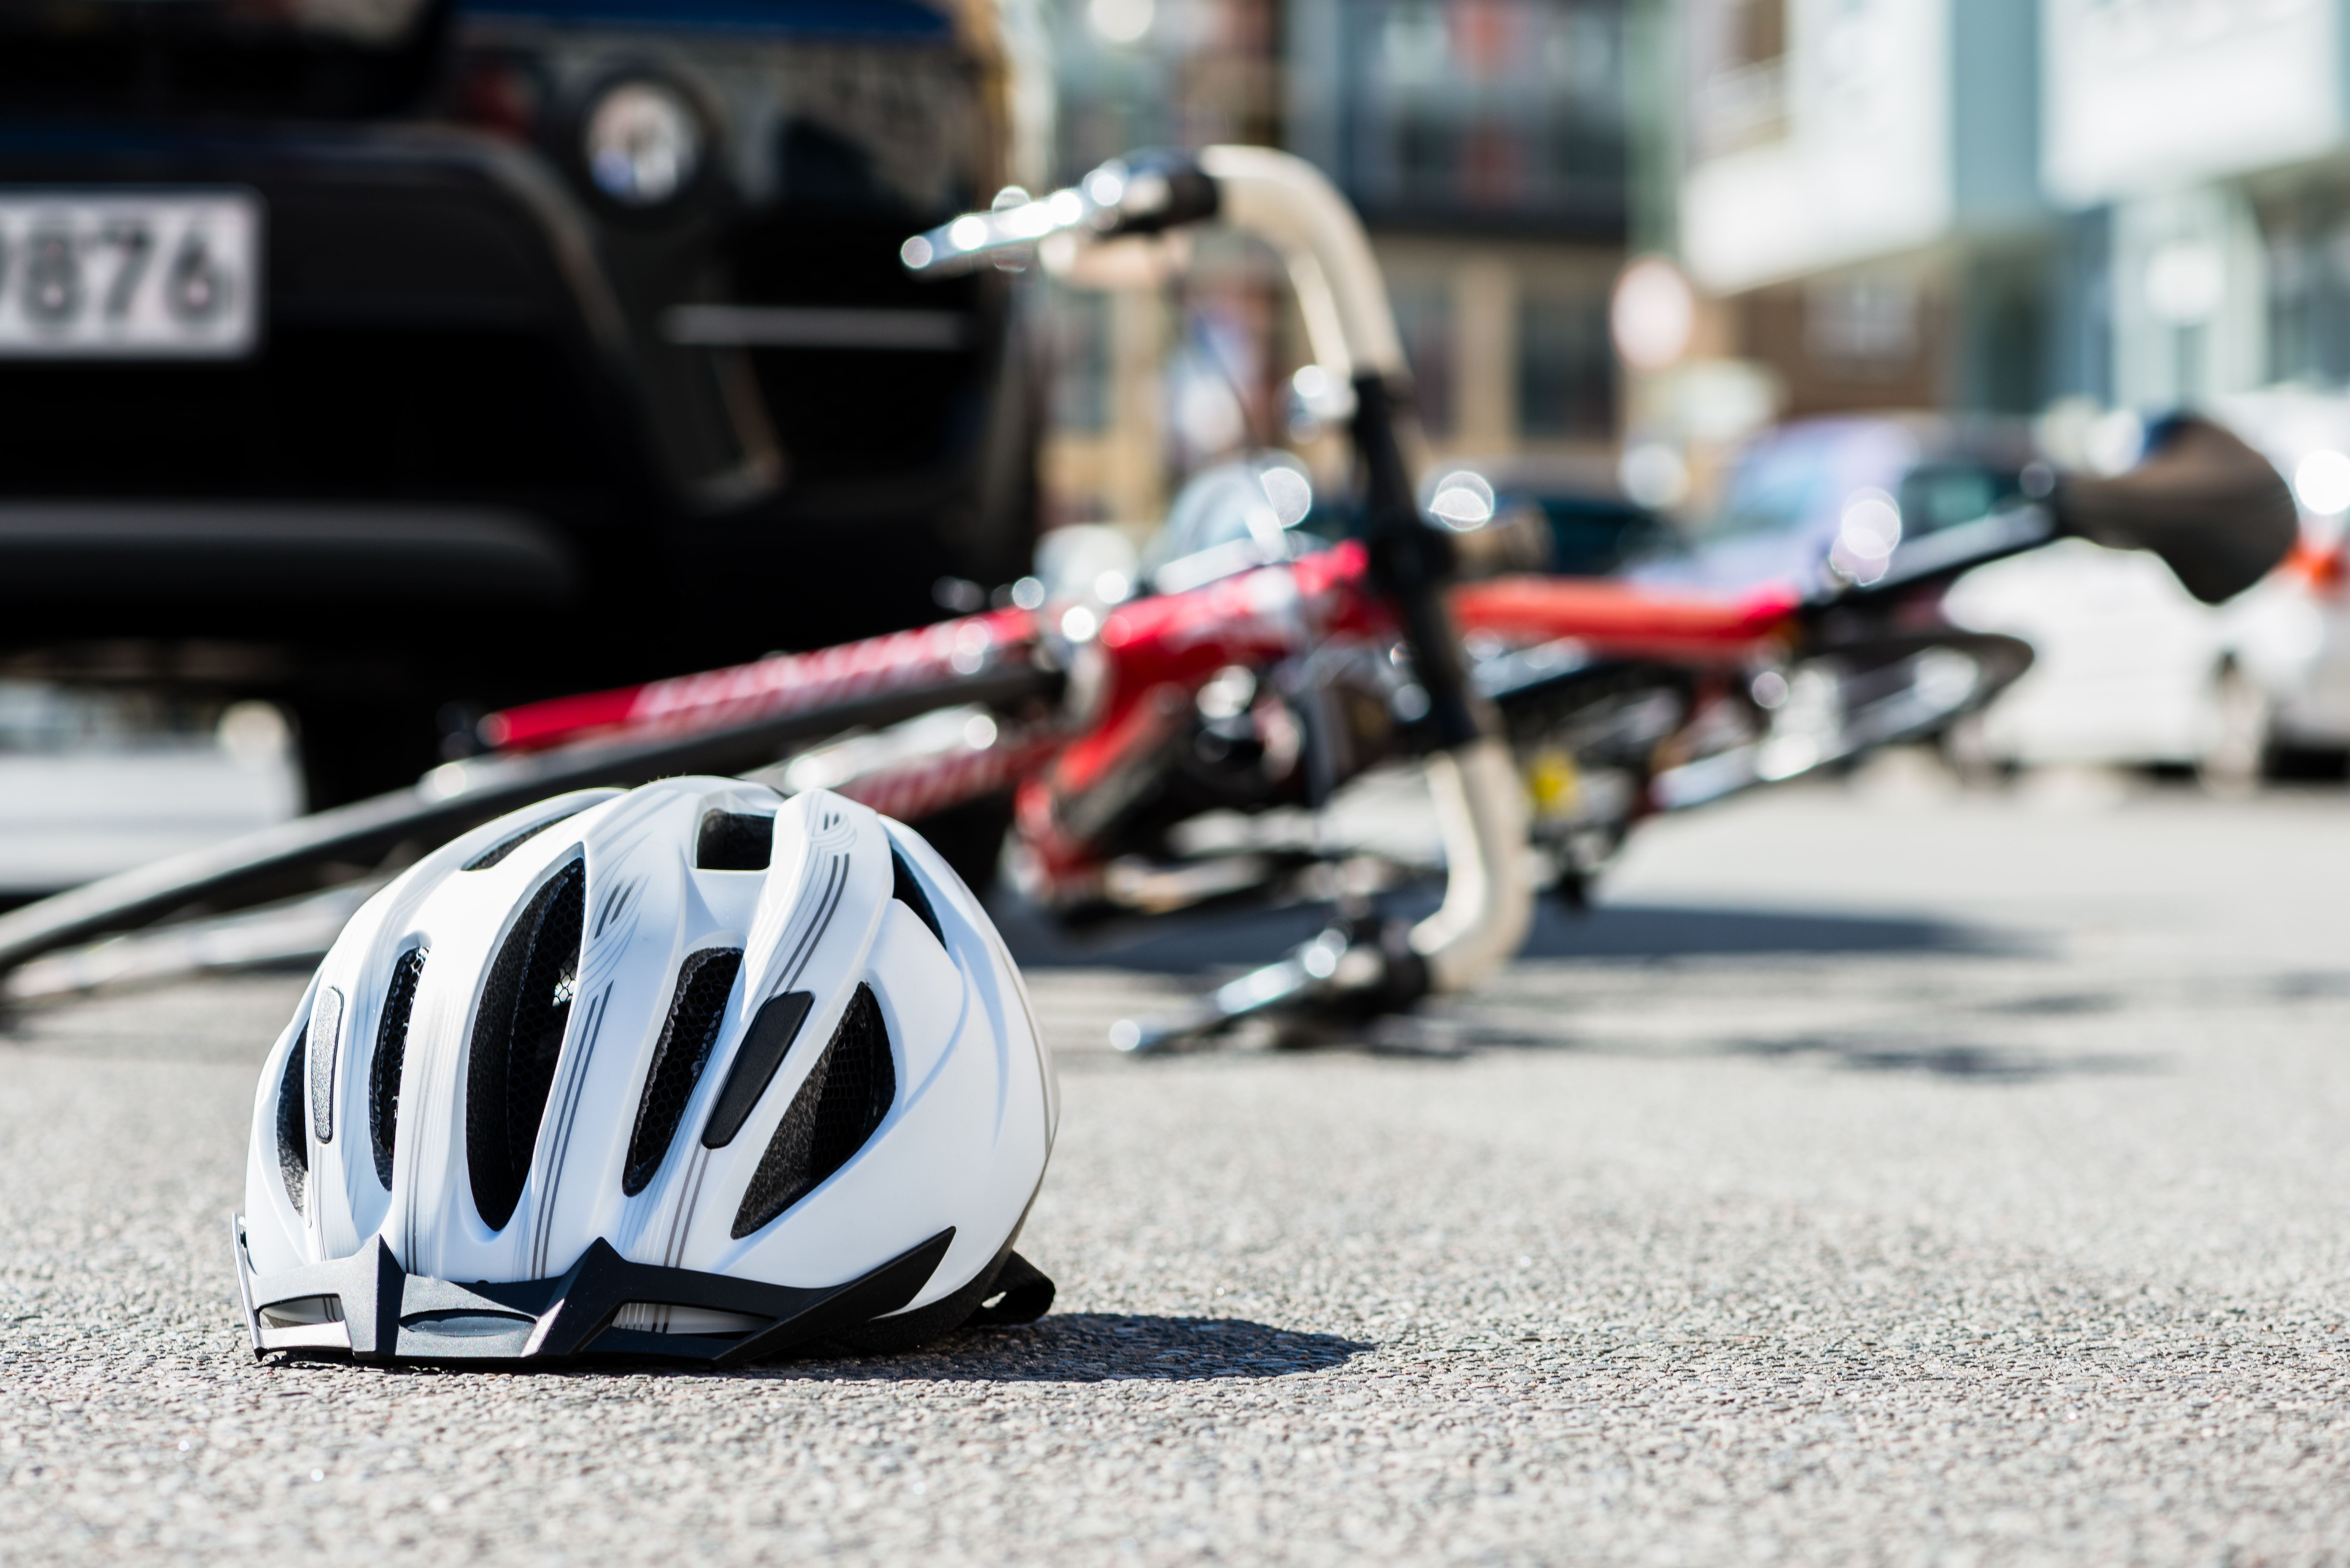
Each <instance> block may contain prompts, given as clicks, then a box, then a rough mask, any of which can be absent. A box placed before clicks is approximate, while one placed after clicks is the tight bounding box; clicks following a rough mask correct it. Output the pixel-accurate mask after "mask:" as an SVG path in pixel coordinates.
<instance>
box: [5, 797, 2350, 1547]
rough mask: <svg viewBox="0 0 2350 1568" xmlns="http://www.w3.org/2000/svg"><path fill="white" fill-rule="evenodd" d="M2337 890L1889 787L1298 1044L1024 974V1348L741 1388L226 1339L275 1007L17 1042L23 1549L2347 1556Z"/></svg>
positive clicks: (148, 996) (2348, 801)
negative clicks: (293, 1360)
mask: <svg viewBox="0 0 2350 1568" xmlns="http://www.w3.org/2000/svg"><path fill="white" fill-rule="evenodd" d="M2092 805H2094V807H2095V808H2094V809H2092V808H2091V806H2092ZM2345 895H2350V798H2345V797H2344V796H2343V795H2341V794H2339V793H2335V794H2308V795H2290V794H2287V795H2270V796H2265V797H2262V798H2259V799H2256V800H2251V801H2245V802H2215V801H2210V800H2205V799H2201V798H2199V797H2195V796H2192V795H2189V794H2186V793H2184V792H2180V793H2175V794H2144V795H2139V796H2136V797H2132V798H2129V799H2126V800H2120V801H2117V802H2106V803H2104V804H2102V805H2098V804H2095V803H2086V804H2084V803H2076V805H2075V808H2074V809H2070V810H2056V809H2035V808H2034V807H2033V806H2032V805H2029V804H2028V803H2025V802H2022V801H2019V800H2017V799H2015V798H2013V797H1985V796H1952V795H1948V794H1940V793H1938V792H1936V791H1934V790H1932V789H1929V788H1928V787H1926V785H1924V784H1919V783H1917V782H1916V781H1912V782H1911V783H1910V784H1908V785H1906V786H1903V787H1900V788H1894V787H1892V786H1889V785H1885V786H1872V785H1871V784H1869V782H1868V781H1867V780H1866V779H1864V781H1863V782H1862V783H1861V784H1858V785H1855V786H1845V787H1836V788H1827V787H1822V788H1815V789H1808V790H1801V791H1790V792H1786V793H1783V794H1778V795H1775V796H1766V797H1761V798H1756V799H1753V800H1751V801H1748V802H1745V803H1742V804H1737V805H1730V806H1726V807H1724V808H1721V809H1718V810H1715V811H1712V812H1711V813H1706V814H1700V815H1692V816H1690V817H1689V818H1686V819H1683V820H1679V821H1674V822H1666V823H1660V824H1657V825H1654V826H1651V827H1650V828H1649V829H1648V830H1647V831H1646V832H1645V833H1644V834H1643V836H1641V838H1640V839H1639V840H1638V843H1637V844H1636V846H1634V848H1633V850H1632V852H1631V854H1630V855H1629V857H1627V861H1626V863H1625V864H1624V865H1623V867H1621V869H1620V870H1619V872H1618V873H1617V876H1616V877H1615V879H1614V880H1613V882H1612V884H1611V885H1610V888H1608V897H1609V899H1610V900H1611V903H1610V906H1609V907H1607V908H1605V909H1601V910H1600V911H1599V912H1597V913H1596V914H1595V915H1593V916H1591V917H1590V918H1588V919H1586V920H1583V921H1581V922H1575V921H1571V920H1567V919H1546V920H1545V922H1544V925H1543V927H1542V929H1539V930H1538V931H1537V933H1536V936H1535V939H1534V942H1533V943H1532V944H1531V946H1530V949H1529V953H1528V956H1527V957H1525V958H1524V959H1523V960H1522V961H1520V962H1519V963H1518V964H1517V965H1516V966H1515V967H1514V968H1513V970H1512V971H1510V972H1509V973H1508V974H1507V975H1506V976H1505V977H1504V978H1503V981H1501V982H1499V983H1497V984H1496V985H1494V986H1493V987H1492V989H1491V990H1490V991H1489V992H1486V993H1484V994H1483V995H1482V996H1480V997H1478V998H1476V999H1474V1000H1472V1001H1469V1002H1461V1003H1456V1004H1453V1005H1451V1006H1449V1007H1446V1008H1442V1009H1439V1010H1435V1011H1432V1012H1430V1013H1429V1014H1427V1015H1426V1016H1423V1017H1419V1018H1415V1019H1412V1020H1408V1021H1403V1022H1396V1023H1388V1024H1386V1025H1383V1026H1381V1027H1380V1028H1378V1029H1377V1030H1373V1031H1369V1032H1367V1033H1366V1035H1365V1036H1364V1037H1363V1038H1361V1039H1358V1040H1356V1041H1353V1042H1349V1043H1346V1044H1338V1045H1335V1046H1330V1047H1326V1048H1322V1049H1316V1050H1312V1051H1272V1050H1263V1049H1246V1048H1237V1049H1229V1050H1225V1051H1222V1052H1220V1053H1215V1054H1199V1055H1192V1056H1188V1057H1185V1058H1182V1059H1178V1060H1171V1061H1163V1062H1152V1063H1135V1062H1128V1061H1124V1060H1118V1059H1115V1058H1113V1057H1112V1056H1110V1054H1108V1053H1107V1052H1106V1051H1105V1050H1103V1049H1102V1048H1101V1047H1100V1045H1099V1041H1100V1039H1101V1029H1102V1026H1103V1025H1105V1024H1106V1023H1107V1022H1108V1021H1109V1020H1110V1019H1111V1018H1112V1017H1114V1016H1116V1015H1118V1013H1120V1012H1124V1011H1127V1010H1128V1009H1130V1008H1132V1007H1134V1006H1136V1005H1138V1004H1145V1003H1147V1002H1148V1001H1149V998H1150V997H1152V996H1153V995H1154V994H1158V993H1161V992H1166V991H1168V990H1170V988H1175V987H1179V986H1181V985H1184V984H1187V983H1189V981H1188V980H1187V979H1186V977H1184V976H1183V975H1182V974H1181V973H1180V971H1181V970H1182V969H1183V968H1184V967H1185V965H1186V963H1188V962H1213V961H1219V960H1220V959H1233V958H1240V957H1245V956H1247V955H1246V952H1245V947H1246V941H1245V940H1243V939H1244V938H1247V937H1248V936H1249V935H1250V933H1251V932H1252V931H1255V933H1256V935H1257V936H1258V937H1260V938H1262V937H1263V934H1264V931H1263V929H1257V928H1253V927H1251V926H1250V925H1249V923H1248V922H1246V921H1237V922H1227V923H1225V924H1222V925H1218V926H1213V927H1202V928H1192V929H1191V935H1190V937H1188V938H1184V939H1182V940H1177V939H1175V938H1170V937H1165V936H1154V937H1153V938H1151V939H1150V940H1149V941H1145V942H1141V943H1139V944H1129V945H1128V947H1127V948H1125V949H1123V950H1120V949H1114V948H1113V949H1105V950H1098V951H1095V952H1092V953H1090V954H1088V953H1086V952H1075V953H1072V952H1071V951H1069V950H1060V951H1058V952H1055V953H1047V954H1045V955H1044V957H1043V958H1042V959H1040V961H1039V962H1038V963H1037V964H1036V965H1035V967H1034V969H1033V971H1032V973H1033V979H1034V983H1035V990H1036V993H1037V997H1038V1001H1039V1004H1040V1008H1041V1010H1042V1012H1043V1013H1044V1015H1045V1019H1046V1023H1047V1027H1048V1030H1049V1031H1050V1032H1052V1033H1054V1034H1055V1038H1056V1041H1057V1043H1058V1044H1059V1046H1060V1048H1061V1051H1062V1064H1063V1074H1064V1085H1065V1093H1066V1120H1065V1123H1064V1127H1063V1132H1062V1137H1061V1144H1060V1148H1059V1151H1058V1154H1057V1156H1056V1159H1055V1168H1054V1169H1053V1172H1052V1174H1051V1177H1050V1179H1049V1180H1048V1182H1047V1185H1046V1188H1045V1195H1044V1197H1043V1199H1042V1200H1041V1201H1040V1202H1039V1204H1038V1206H1037V1208H1036V1210H1035V1215H1034V1217H1033V1219H1032V1221H1031V1223H1030V1227H1029V1231H1028V1233H1027V1237H1026V1239H1025V1241H1024V1250H1025V1251H1028V1252H1029V1253H1030V1254H1031V1255H1032V1256H1034V1257H1035V1258H1036V1259H1037V1260H1038V1262H1041V1263H1042V1264H1043V1265H1044V1266H1045V1268H1046V1269H1047V1270H1048V1271H1049V1272H1052V1273H1054V1274H1055V1275H1056V1276H1057V1277H1058V1278H1059V1280H1060V1282H1061V1285H1062V1293H1061V1300H1060V1304H1059V1307H1058V1308H1057V1310H1056V1311H1055V1313H1054V1314H1052V1316H1050V1317H1049V1318H1048V1319H1046V1320H1045V1322H1044V1323H1042V1324H1038V1325H1036V1326H1035V1327H1033V1328H1028V1329H1023V1330H1013V1331H999V1332H993V1333H974V1334H965V1335H962V1336H959V1337H956V1338H954V1339H952V1340H950V1341H948V1342H946V1343H945V1344H943V1345H941V1346H940V1347H938V1348H936V1349H935V1350H933V1351H931V1352H930V1353H926V1354H921V1355H911V1356H905V1357H899V1358H895V1359H885V1358H869V1359H845V1360H823V1359H818V1360H810V1361H801V1362H792V1363H785V1364H781V1365H776V1366H768V1367H764V1368H761V1369H758V1370H754V1371H752V1372H748V1373H744V1374H741V1375H736V1376H700V1375H679V1374H673V1373H664V1372H659V1371H651V1370H643V1371H636V1370H630V1371H621V1372H574V1373H565V1374H555V1375H531V1376H516V1375H505V1374H494V1373H492V1374H485V1373H448V1372H415V1371H411V1372H385V1371H380V1370H369V1369H355V1368H351V1367H348V1366H319V1365H299V1364H291V1365H259V1364H256V1363H255V1361H254V1359H253V1358H252V1356H251V1355H249V1354H248V1353H247V1352H246V1350H245V1349H244V1345H243V1342H242V1339H241V1337H240V1333H239V1328H238V1324H237V1323H236V1320H235V1315H234V1308H233V1306H232V1287H231V1282H230V1277H229V1274H228V1271H227V1266H226V1264H227V1259H226V1252H225V1244H224V1235H225V1224H226V1216H227V1214H228V1212H229V1210H231V1208H232V1207H233V1206H234V1203H235V1201H236V1199H237V1194H238V1187H239V1169H240V1165H239V1161H240V1149H241V1144H242V1139H243V1137H244V1128H245V1121H246V1117H247V1116H248V1114H249V1107H250V1105H251V1101H252V1095H253V1088H254V1081H253V1074H254V1070H255V1062H256V1060H257V1059H258V1057H259V1056H260V1054H262V1052H263V1051H264V1049H265V1046H266V1044H267V1042H268V1040H269V1039H270V1036H271V1032H272V1031H273V1030H274V1029H275V1028H276V1026H277V1024H278V1023H279V1022H280V1020H281V1018H282V1016H283V1015H284V1014H285V1013H286V1012H287V1011H288V1010H289V1009H290V1007H291V1005H292V1003H293V1002H294V1000H295V998H296V993H297V991H298V981H296V980H295V979H293V978H291V977H284V976H272V977H261V978H247V979H241V980H235V981H215V982H211V983H204V984H189V985H182V986H180V987H177V988H174V989H171V990H167V991H158V992H146V993H143V994H139V995H134V996H125V997H120V998H115V999H109V1000H99V1001H92V1002H83V1003H79V1004H76V1005H72V1006H68V1007H64V1008H59V1009H55V1010H51V1011H47V1012H34V1013H29V1014H26V1015H24V1016H22V1017H20V1018H19V1019H18V1020H17V1021H16V1023H15V1024H14V1026H13V1029H12V1031H11V1032H10V1033H7V1034H6V1035H5V1036H0V1075H5V1076H4V1077H0V1082H5V1090H4V1091H0V1561H5V1562H8V1563H16V1562H23V1563H34V1562H41V1563H49V1562H60V1561H68V1562H69V1561H114V1560H121V1559H128V1558H130V1557H132V1556H133V1555H134V1554H135V1555H137V1556H139V1557H140V1558H141V1559H154V1560H169V1561H182V1560H185V1561H222V1560H227V1559H230V1558H235V1559H238V1560H240V1561H243V1562H248V1563H268V1562H287V1561H293V1560H296V1559H297V1558H298V1559H300V1560H304V1561H310V1562H327V1561H338V1560H342V1561H351V1562H366V1563H370V1564H380V1563H409V1562H430V1563H451V1562H465V1561H475V1560H481V1561H498V1562H518V1563H520V1562H529V1563H536V1562H546V1563H573V1562H581V1563H632V1564H644V1563H657V1562H662V1561H669V1560H677V1561H690V1562H695V1563H737V1562H754V1561H755V1562H782V1561H787V1560H793V1559H800V1558H819V1557H822V1558H837V1559H840V1560H844V1561H882V1562H905V1561H912V1560H917V1559H920V1560H923V1561H931V1562H940V1563H956V1562H965V1561H972V1562H990V1563H998V1562H1044V1561H1054V1562H1058V1561H1067V1562H1118V1561H1126V1560H1137V1561H1143V1562H1175V1561H1191V1560H1199V1559H1220V1560H1225V1561H1234V1562H1250V1563H1255V1562H1298V1563H1336V1562H1359V1561H1370V1562H1385V1561H1397V1562H1427V1563H1437V1562H1455V1561H1460V1562H1500V1563H1520V1562H1524V1563H1586V1562H1589V1563H1702V1564H1712V1563H1750V1562H1752V1563H1770V1562H1792V1563H1953V1564H1956V1563H1982V1564H1990V1563H2197V1564H2201V1563H2215V1564H2216V1563H2237V1564H2251V1563H2343V1562H2350V1441H2345V1439H2350V1355H2346V1354H2345V1353H2350V1225H2346V1224H2345V1219H2350V1142H2345V1138H2344V1137H2343V1129H2344V1128H2345V1125H2350V946H2346V945H2345V941H2344V936H2345V926H2350V919H2345ZM1267 919H1270V918H1267ZM1275 923H1277V922H1275ZM1266 929H1270V928H1266ZM1187 942H1188V946H1187V945H1186V944H1187ZM1154 944H1155V945H1154ZM1219 944H1222V947H1220V946H1219ZM1228 947H1238V948H1240V949H1242V951H1238V952H1228V951H1224V950H1223V949H1224V948H1228ZM1187 955H1188V956H1187Z"/></svg>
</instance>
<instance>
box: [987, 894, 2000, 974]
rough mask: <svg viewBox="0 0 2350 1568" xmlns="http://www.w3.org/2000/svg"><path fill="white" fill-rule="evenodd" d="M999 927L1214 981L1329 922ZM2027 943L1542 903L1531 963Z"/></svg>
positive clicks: (1038, 949)
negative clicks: (1213, 976)
mask: <svg viewBox="0 0 2350 1568" xmlns="http://www.w3.org/2000/svg"><path fill="white" fill-rule="evenodd" d="M1436 904H1437V898H1436V895H1435V894H1434V892H1432V891H1427V890H1422V889H1417V888H1415V889H1410V890H1408V891H1405V892H1400V893H1398V894H1395V895H1392V896H1390V897H1389V898H1387V899H1386V900H1385V901H1384V902H1383V903H1382V906H1381V908H1382V910H1383V912H1384V913H1385V914H1386V915H1387V916H1388V918H1391V919H1403V920H1417V919H1420V918H1422V917H1423V916H1425V915H1427V914H1428V913H1429V912H1430V911H1431V910H1433V909H1435V908H1436ZM989 908H990V911H991V912H992V913H993V915H994V917H995V921H996V928H997V929H999V930H1001V931H1002V932H1003V938H1004V940H1005V941H1006V942H1007V943H1008V944H1009V945H1010V947H1011V949H1012V953H1013V956H1014V958H1015V959H1017V960H1018V961H1020V963H1021V964H1022V965H1023V966H1024V967H1029V968H1036V969H1067V968H1086V969H1096V968H1102V969H1127V970H1135V971H1140V972H1144V973H1151V974H1172V975H1209V974H1215V973H1218V972H1228V971H1232V970H1236V969H1241V968H1245V967H1250V966H1253V965H1256V964H1262V963H1271V962H1273V961H1275V960H1276V959H1279V958H1281V957H1282V956H1283V955H1284V954H1285V953H1287V952H1288V951H1289V950H1290V949H1292V948H1294V947H1295V946H1296V945H1298V944H1299V943H1300V942H1303V941H1305V940H1307V939H1309V938H1311V937H1312V936H1314V935H1315V933H1316V932H1317V931H1319V930H1321V929H1323V928H1324V927H1325V926H1326V925H1327V924H1329V922H1330V919H1331V910H1330V907H1329V906H1328V905H1326V904H1293V905H1289V906H1286V907H1284V908H1281V909H1245V908H1243V909H1209V910H1198V911H1192V912H1189V913H1185V914H1180V915H1164V916H1160V917H1159V918H1157V919H1147V920H1146V919H1128V920H1123V921H1118V922H1115V923H1110V924H1105V925H1102V926H1099V927H1096V928H1093V929H1088V930H1079V931H1068V930H1064V929H1061V928H1060V927H1059V926H1057V925H1055V923H1054V922H1053V921H1052V920H1051V919H1049V918H1048V917H1047V916H1045V914H1044V912H1043V911H1041V910H1039V909H1036V907H1035V906H1034V905H1032V904H1029V903H1027V902H1025V901H1024V900H1022V899H1019V898H1010V897H1003V898H995V899H993V900H991V902H990V906H989ZM2026 950H2030V944H2028V943H2026V942H2024V941H2023V940H2021V939H2019V938H2017V937H2015V936H2012V935H2010V934H2008V933H2003V932H2000V931H1994V930H1989V929H1983V928H1981V927H1974V926H1965V925H1959V924H1955V923H1952V922H1949V921H1941V920H1933V919H1913V918H1905V917H1901V916H1888V915H1837V914H1825V913H1820V912H1816V911H1813V910H1794V909H1711V908H1705V907H1702V906H1680V905H1670V904H1624V905H1600V906H1598V907H1596V908H1595V909H1588V910H1586V911H1582V912H1580V913H1578V912H1576V911H1574V910H1570V909H1565V908H1562V907H1561V906H1560V905H1559V903H1558V902H1557V901H1556V900H1555V899H1552V898H1544V899H1543V900H1541V901H1540V902H1539V903H1538V904H1537V905H1536V906H1535V911H1534V928H1533V929H1532V930H1530V931H1529V932H1528V933H1527V936H1526V941H1525V945H1524V946H1523V948H1521V949H1520V950H1519V952H1518V956H1519V957H1520V958H1522V959H1529V958H1530V959H1676V958H1734V957H1770V956H1774V955H1775V956H1801V955H1806V954H1810V955H1819V956H1834V955H1839V954H1852V953H1950V954H1966V955H1974V956H1982V955H1991V954H2007V955H2014V954H2019V953H2022V952H2024V951H2026Z"/></svg>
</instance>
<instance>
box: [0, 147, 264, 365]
mask: <svg viewBox="0 0 2350 1568" xmlns="http://www.w3.org/2000/svg"><path fill="white" fill-rule="evenodd" d="M260 326H261V202H260V200H259V198H257V197H255V196H254V195H253V194H252V193H251V192H244V191H205V192H192V191H191V192H151V193H146V192H142V193H139V194H121V195H117V194H115V193H113V192H96V191H26V190H23V189H21V188H20V189H17V190H15V191H7V190H0V358H16V359H26V358H40V359H77V358H190V359H234V358H242V357H244V356H245V355H247V354H250V353H252V352H253V349H254V346H255V343H256V342H257V341H258V339H259V337H260Z"/></svg>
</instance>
